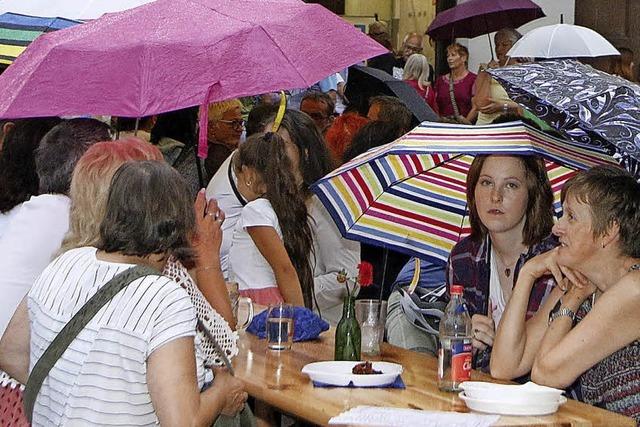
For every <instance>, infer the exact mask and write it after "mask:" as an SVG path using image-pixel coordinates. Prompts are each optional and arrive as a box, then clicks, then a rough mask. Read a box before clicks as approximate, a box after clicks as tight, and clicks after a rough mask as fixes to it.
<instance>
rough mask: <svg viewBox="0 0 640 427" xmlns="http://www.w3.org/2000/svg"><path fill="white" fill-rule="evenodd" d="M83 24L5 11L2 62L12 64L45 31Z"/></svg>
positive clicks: (0, 17) (0, 42)
mask: <svg viewBox="0 0 640 427" xmlns="http://www.w3.org/2000/svg"><path fill="white" fill-rule="evenodd" d="M78 24H81V22H80V21H74V20H72V19H66V18H41V17H39V16H29V15H21V14H18V13H3V14H2V15H0V64H11V63H13V61H14V60H15V59H16V58H17V57H18V55H20V54H21V53H22V52H23V51H24V50H25V49H26V48H27V46H28V45H29V44H30V43H31V42H32V41H34V40H35V39H36V37H38V36H39V35H41V34H43V33H48V32H51V31H56V30H62V29H63V28H68V27H72V26H74V25H78Z"/></svg>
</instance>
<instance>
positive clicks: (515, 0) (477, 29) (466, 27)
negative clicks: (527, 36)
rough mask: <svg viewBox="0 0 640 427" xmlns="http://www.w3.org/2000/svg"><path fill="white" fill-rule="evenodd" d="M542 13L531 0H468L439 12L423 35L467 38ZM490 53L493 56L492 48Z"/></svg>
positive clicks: (434, 37) (520, 23)
mask: <svg viewBox="0 0 640 427" xmlns="http://www.w3.org/2000/svg"><path fill="white" fill-rule="evenodd" d="M543 16H545V14H544V12H543V11H542V9H541V8H540V6H538V5H537V4H535V3H534V2H532V1H531V0H469V1H466V2H464V3H461V4H459V5H458V6H455V7H452V8H451V9H447V10H445V11H443V12H442V13H439V14H438V15H437V16H436V18H435V19H434V20H433V22H431V25H429V28H427V34H428V35H429V37H431V38H432V39H434V40H449V39H454V38H456V37H468V38H471V37H477V36H479V35H482V34H489V33H491V32H493V31H498V30H499V29H501V28H504V27H512V28H517V27H519V26H520V25H523V24H526V23H527V22H529V21H533V20H534V19H538V18H542V17H543ZM489 44H491V40H489ZM491 52H492V53H491V54H492V55H493V48H492V49H491Z"/></svg>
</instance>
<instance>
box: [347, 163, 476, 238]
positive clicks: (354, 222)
mask: <svg viewBox="0 0 640 427" xmlns="http://www.w3.org/2000/svg"><path fill="white" fill-rule="evenodd" d="M431 154H435V153H431ZM464 155H465V154H456V155H455V156H453V157H451V158H449V159H447V160H445V161H442V162H440V163H438V164H437V165H433V166H432V167H431V168H429V169H428V170H425V171H422V172H420V173H425V172H428V171H430V170H433V169H435V168H437V167H439V166H441V165H442V164H444V163H449V162H451V161H453V160H456V159H458V158H460V157H462V156H464ZM378 158H379V157H376V159H378ZM373 160H375V159H371V160H370V161H373ZM414 176H415V175H414ZM411 178H413V176H407V177H406V178H402V179H400V180H398V181H397V182H396V183H395V184H401V183H403V182H405V181H407V180H408V179H411ZM390 187H391V184H390V185H389V187H388V188H390ZM383 194H385V191H382V192H380V194H379V195H378V196H377V197H375V198H374V199H373V202H377V201H378V199H379V198H380V197H382V195H383ZM373 202H372V203H370V204H369V206H368V207H367V209H366V210H364V211H363V212H362V214H360V215H358V217H357V218H356V219H354V221H353V224H352V225H351V227H349V228H348V229H347V228H346V227H345V230H346V231H347V232H349V231H351V229H352V227H353V226H354V225H355V224H356V223H357V222H358V221H359V220H360V218H362V217H363V216H364V214H365V213H366V212H367V211H368V210H369V209H370V208H371V206H372V205H373Z"/></svg>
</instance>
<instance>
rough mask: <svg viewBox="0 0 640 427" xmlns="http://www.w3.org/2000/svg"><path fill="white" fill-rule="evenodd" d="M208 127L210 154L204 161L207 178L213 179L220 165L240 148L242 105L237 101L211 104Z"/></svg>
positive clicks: (242, 124)
mask: <svg viewBox="0 0 640 427" xmlns="http://www.w3.org/2000/svg"><path fill="white" fill-rule="evenodd" d="M208 108H209V110H208V113H209V114H208V118H209V124H208V126H207V143H208V147H209V149H208V153H207V158H206V159H205V161H204V167H205V169H206V171H207V176H208V177H212V176H213V175H214V174H215V173H216V172H217V171H218V168H220V165H222V163H224V161H225V160H226V159H227V157H229V156H230V155H231V153H233V151H234V150H235V149H236V148H238V144H239V143H240V137H241V136H242V131H243V130H244V120H243V118H242V103H241V102H240V101H239V100H237V99H229V100H226V101H220V102H214V103H213V104H209V107H208Z"/></svg>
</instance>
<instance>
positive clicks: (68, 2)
mask: <svg viewBox="0 0 640 427" xmlns="http://www.w3.org/2000/svg"><path fill="white" fill-rule="evenodd" d="M151 1H152V0H55V1H51V0H1V1H0V14H2V13H7V12H11V13H20V14H22V15H31V16H41V17H50V18H55V17H61V18H69V19H96V18H99V17H101V16H102V15H104V14H105V13H112V12H120V11H122V10H127V9H132V8H134V7H137V6H140V5H143V4H145V3H150V2H151Z"/></svg>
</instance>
